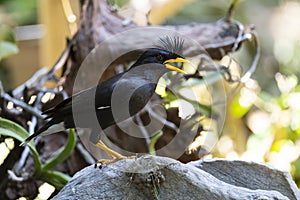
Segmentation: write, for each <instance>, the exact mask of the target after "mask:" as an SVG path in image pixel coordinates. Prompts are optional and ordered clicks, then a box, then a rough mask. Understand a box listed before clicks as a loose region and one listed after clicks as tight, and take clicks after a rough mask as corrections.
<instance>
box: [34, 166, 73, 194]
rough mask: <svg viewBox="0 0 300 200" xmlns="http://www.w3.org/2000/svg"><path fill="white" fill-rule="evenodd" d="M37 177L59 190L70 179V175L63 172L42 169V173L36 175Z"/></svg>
mask: <svg viewBox="0 0 300 200" xmlns="http://www.w3.org/2000/svg"><path fill="white" fill-rule="evenodd" d="M38 178H39V179H40V180H42V181H45V182H47V183H49V184H51V185H53V186H54V187H55V188H56V189H57V190H61V189H62V188H63V187H64V186H65V185H66V184H67V183H68V182H69V180H70V179H71V177H70V176H68V175H66V174H64V173H61V172H58V171H51V170H45V171H42V173H40V174H39V175H38Z"/></svg>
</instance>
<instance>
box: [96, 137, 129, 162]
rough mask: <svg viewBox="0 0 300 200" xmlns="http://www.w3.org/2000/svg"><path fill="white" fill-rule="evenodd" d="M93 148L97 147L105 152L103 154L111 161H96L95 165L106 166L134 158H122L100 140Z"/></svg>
mask: <svg viewBox="0 0 300 200" xmlns="http://www.w3.org/2000/svg"><path fill="white" fill-rule="evenodd" d="M95 146H96V147H98V148H99V149H102V150H103V151H105V153H106V154H107V155H109V156H111V157H112V159H111V160H108V159H101V160H98V161H97V162H96V165H97V164H106V165H108V164H110V163H113V162H116V161H118V160H121V159H125V158H134V156H123V155H121V154H119V153H117V152H115V151H114V150H112V149H110V148H109V147H108V146H106V145H105V144H104V143H103V142H102V141H101V140H99V141H98V143H96V144H95Z"/></svg>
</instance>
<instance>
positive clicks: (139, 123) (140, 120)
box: [136, 115, 150, 146]
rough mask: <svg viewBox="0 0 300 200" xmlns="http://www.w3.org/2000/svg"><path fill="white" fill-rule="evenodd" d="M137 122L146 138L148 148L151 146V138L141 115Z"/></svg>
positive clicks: (138, 116)
mask: <svg viewBox="0 0 300 200" xmlns="http://www.w3.org/2000/svg"><path fill="white" fill-rule="evenodd" d="M136 121H137V123H138V125H139V129H140V130H141V133H142V135H143V136H144V138H145V140H146V144H147V146H148V145H149V144H150V138H149V135H148V132H147V130H146V129H145V127H144V126H143V122H142V119H141V116H140V115H136Z"/></svg>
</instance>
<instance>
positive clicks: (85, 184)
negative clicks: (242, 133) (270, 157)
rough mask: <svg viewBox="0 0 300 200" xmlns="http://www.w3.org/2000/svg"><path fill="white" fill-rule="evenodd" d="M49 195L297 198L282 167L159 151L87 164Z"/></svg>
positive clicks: (80, 196) (63, 196)
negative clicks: (180, 157)
mask: <svg viewBox="0 0 300 200" xmlns="http://www.w3.org/2000/svg"><path fill="white" fill-rule="evenodd" d="M53 199H59V200H61V199H68V200H69V199H209V200H211V199H257V200H259V199H260V200H269V199H270V200H271V199H300V198H299V190H298V189H297V187H296V185H295V183H294V182H293V181H292V179H291V176H290V175H289V174H288V173H287V172H282V171H279V170H276V169H273V168H271V167H268V166H266V165H262V164H258V163H254V162H251V163H250V162H244V161H228V160H210V161H195V162H192V163H189V164H182V163H180V162H178V161H176V160H173V159H170V158H164V157H158V156H150V155H147V156H142V157H140V158H136V159H124V160H120V161H118V162H115V163H112V164H110V165H107V166H103V167H102V168H101V169H99V168H95V167H94V166H89V167H86V168H84V169H83V170H81V171H79V172H78V173H76V174H75V175H74V177H73V178H72V179H71V181H70V182H69V183H68V184H67V185H66V186H65V187H64V188H63V189H62V190H61V191H60V192H59V193H58V194H57V195H56V196H55V197H54V198H53Z"/></svg>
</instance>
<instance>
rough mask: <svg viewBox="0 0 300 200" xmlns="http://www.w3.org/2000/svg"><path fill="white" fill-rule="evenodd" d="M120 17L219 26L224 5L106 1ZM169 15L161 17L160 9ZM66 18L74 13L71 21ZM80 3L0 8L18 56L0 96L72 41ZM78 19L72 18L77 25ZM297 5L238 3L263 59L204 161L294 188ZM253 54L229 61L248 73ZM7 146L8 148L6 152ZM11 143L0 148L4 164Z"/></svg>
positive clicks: (63, 0)
mask: <svg viewBox="0 0 300 200" xmlns="http://www.w3.org/2000/svg"><path fill="white" fill-rule="evenodd" d="M109 2H110V3H111V4H112V5H113V6H115V7H116V8H118V9H120V8H122V9H120V13H121V15H123V16H125V17H129V18H133V19H135V21H137V23H138V24H141V25H145V24H146V23H147V19H146V17H145V13H147V12H148V11H149V9H150V8H152V11H151V13H150V15H149V20H150V22H151V23H152V24H185V23H190V22H213V21H217V20H219V19H220V18H222V17H223V16H224V15H225V13H226V11H227V8H228V6H229V4H230V1H229V0H214V1H207V0H201V1H192V0H189V1H188V0H164V1H161V0H160V1H158V0H142V1H141V0H131V1H129V0H127V1H125V0H119V1H118V0H110V1H109ZM166 8H167V9H166ZM70 12H74V14H75V16H73V15H71V14H72V13H71V14H70ZM78 13H79V3H78V2H77V1H75V0H70V1H69V0H40V1H37V0H28V1H18V0H1V1H0V16H1V17H0V24H6V25H9V26H11V27H12V28H13V30H14V32H15V34H16V38H17V41H18V47H19V53H18V54H16V55H13V56H10V57H8V58H7V59H4V60H2V61H1V62H0V79H1V81H2V83H3V84H4V87H5V89H10V88H15V87H16V86H18V85H19V84H21V83H23V82H24V81H26V80H27V79H28V78H29V77H31V76H32V75H33V73H34V72H35V71H36V70H37V69H39V68H41V67H43V66H48V67H49V68H50V67H51V66H52V65H53V64H54V63H55V61H56V60H57V59H58V57H59V55H60V53H61V52H62V51H63V49H64V48H65V46H66V38H67V37H71V36H72V34H74V33H75V31H76V28H77V24H78ZM76 16H77V17H76ZM299 18H300V2H299V1H288V0H285V1H279V0H278V1H277V0H265V1H260V0H251V1H241V2H240V3H239V4H238V6H237V8H236V10H235V13H234V19H236V20H238V21H240V22H241V23H243V24H254V25H255V27H256V30H257V32H258V35H259V40H260V45H261V48H262V55H261V59H260V62H259V66H258V68H257V70H256V72H255V73H254V75H253V77H252V80H251V81H250V82H249V83H248V84H246V85H245V86H244V87H241V88H240V89H239V91H237V92H236V93H235V94H234V95H230V98H229V101H228V105H227V118H226V124H225V127H224V129H223V134H222V136H221V138H220V140H219V142H218V144H217V145H216V147H215V148H214V150H213V152H212V154H211V155H209V156H210V157H225V158H230V159H245V160H255V161H262V162H267V163H268V164H271V165H273V166H275V167H276V168H279V169H283V170H288V171H289V172H291V174H292V175H293V178H294V179H295V181H296V183H297V184H298V187H300V158H299V156H300V143H299V142H300V137H299V135H300V90H299V89H300V87H299V83H298V79H299V75H300V74H299V70H300V67H299V64H300V56H299V53H300V48H299V47H300V46H299V44H300V43H299V39H300V21H299ZM253 54H254V52H253V48H251V47H250V46H248V45H243V47H242V49H241V50H240V51H239V52H238V53H235V54H234V57H235V58H236V59H237V60H238V61H239V63H240V64H241V65H242V66H244V67H245V68H247V66H249V65H250V63H251V61H252V56H253ZM4 143H6V144H4ZM9 145H11V144H10V142H9V141H4V142H2V143H1V144H0V152H1V153H2V154H4V155H2V157H3V158H0V163H1V162H3V161H2V160H3V159H5V156H6V154H8V153H9V148H8V147H9Z"/></svg>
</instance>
